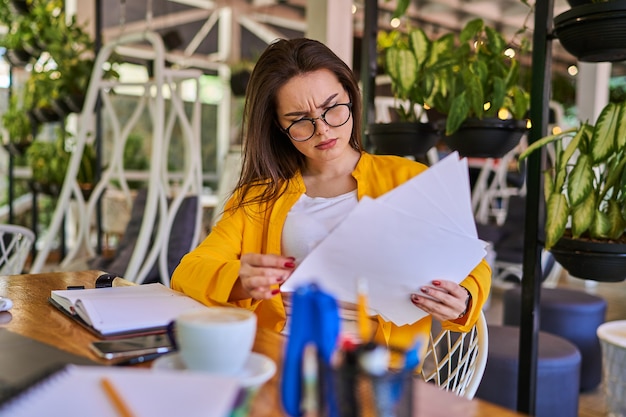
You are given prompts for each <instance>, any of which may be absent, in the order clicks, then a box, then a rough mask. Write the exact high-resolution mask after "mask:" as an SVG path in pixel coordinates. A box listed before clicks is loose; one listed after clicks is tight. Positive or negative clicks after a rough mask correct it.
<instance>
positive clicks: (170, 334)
mask: <svg viewBox="0 0 626 417" xmlns="http://www.w3.org/2000/svg"><path fill="white" fill-rule="evenodd" d="M165 330H166V333H167V338H168V339H170V344H171V345H172V349H173V350H178V343H176V321H175V320H172V321H170V322H169V323H168V324H167V327H166V328H165Z"/></svg>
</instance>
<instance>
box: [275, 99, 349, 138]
mask: <svg viewBox="0 0 626 417" xmlns="http://www.w3.org/2000/svg"><path fill="white" fill-rule="evenodd" d="M351 111H352V103H337V104H335V105H334V106H332V107H329V108H327V109H326V110H325V111H324V113H322V114H321V115H320V117H303V118H302V119H300V120H296V121H295V122H293V123H292V124H290V125H289V127H288V128H286V129H283V130H284V131H285V133H287V134H288V135H289V137H290V138H291V139H293V140H295V141H296V142H304V141H307V140H309V139H311V138H312V137H313V135H314V134H315V121H316V120H318V119H322V120H323V121H324V123H326V124H327V125H328V126H330V127H339V126H343V125H345V124H346V123H347V122H348V120H349V119H350V112H351Z"/></svg>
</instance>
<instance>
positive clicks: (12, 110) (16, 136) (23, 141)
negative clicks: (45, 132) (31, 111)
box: [2, 94, 36, 156]
mask: <svg viewBox="0 0 626 417" xmlns="http://www.w3.org/2000/svg"><path fill="white" fill-rule="evenodd" d="M20 100H21V98H20V96H19V95H18V94H13V95H11V98H10V99H9V107H8V108H7V110H6V111H5V112H4V113H3V114H2V126H3V127H4V131H5V133H6V135H5V137H4V145H5V147H6V148H7V149H8V150H9V152H11V153H12V154H13V155H14V156H19V155H22V154H23V153H24V151H25V150H26V149H27V148H28V146H30V144H31V143H32V142H33V136H34V135H33V133H36V132H33V125H32V124H31V122H30V118H29V117H28V114H27V113H26V112H25V111H24V109H23V107H22V106H21V103H20Z"/></svg>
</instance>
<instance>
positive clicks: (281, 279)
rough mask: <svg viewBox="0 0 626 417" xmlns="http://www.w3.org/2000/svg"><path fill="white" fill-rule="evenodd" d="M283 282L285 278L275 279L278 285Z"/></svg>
mask: <svg viewBox="0 0 626 417" xmlns="http://www.w3.org/2000/svg"><path fill="white" fill-rule="evenodd" d="M284 280H285V277H278V278H276V283H277V284H280V283H281V282H283V281H284Z"/></svg>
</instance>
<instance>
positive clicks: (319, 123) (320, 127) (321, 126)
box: [315, 117, 330, 135]
mask: <svg viewBox="0 0 626 417" xmlns="http://www.w3.org/2000/svg"><path fill="white" fill-rule="evenodd" d="M328 129H330V126H328V123H326V120H324V119H322V118H321V117H318V118H317V119H315V132H316V133H317V134H318V135H320V134H324V133H326V132H327V131H328Z"/></svg>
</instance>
